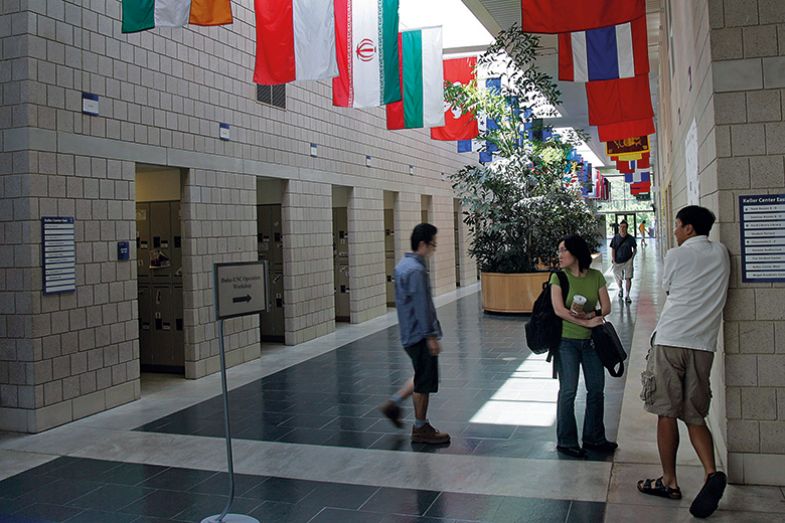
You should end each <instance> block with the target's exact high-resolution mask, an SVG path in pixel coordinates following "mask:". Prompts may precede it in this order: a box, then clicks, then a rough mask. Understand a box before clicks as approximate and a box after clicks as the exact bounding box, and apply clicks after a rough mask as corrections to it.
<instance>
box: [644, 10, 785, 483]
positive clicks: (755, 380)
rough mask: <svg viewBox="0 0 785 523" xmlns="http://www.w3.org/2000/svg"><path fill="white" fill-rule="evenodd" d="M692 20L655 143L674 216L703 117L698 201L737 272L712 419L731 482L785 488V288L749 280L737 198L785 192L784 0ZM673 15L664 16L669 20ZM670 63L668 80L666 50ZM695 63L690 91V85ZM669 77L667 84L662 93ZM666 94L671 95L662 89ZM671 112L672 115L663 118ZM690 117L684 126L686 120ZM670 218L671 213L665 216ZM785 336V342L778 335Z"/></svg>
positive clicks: (678, 31) (697, 14) (678, 30)
mask: <svg viewBox="0 0 785 523" xmlns="http://www.w3.org/2000/svg"><path fill="white" fill-rule="evenodd" d="M669 4H670V7H671V8H672V9H674V6H677V7H675V9H676V10H674V20H675V17H676V13H677V11H678V10H681V12H685V9H686V12H688V14H689V15H690V17H691V18H692V21H693V23H692V24H691V25H687V26H679V23H680V22H674V45H675V46H676V47H677V48H678V49H679V51H678V52H676V53H675V54H676V68H675V69H676V76H679V75H681V77H682V78H662V79H661V90H660V91H661V101H660V108H659V111H660V115H659V118H660V122H662V120H663V119H664V120H666V121H667V122H668V125H666V126H662V125H660V126H659V128H658V131H659V140H658V143H659V144H660V146H661V150H660V158H661V161H662V160H664V162H662V165H664V166H665V169H660V173H659V174H661V175H663V178H664V183H663V185H664V186H667V185H668V183H669V184H670V188H671V194H672V206H673V209H674V211H676V210H678V209H679V208H680V207H682V206H683V205H686V203H687V200H686V192H685V188H686V180H685V171H684V151H683V145H682V148H680V145H679V144H683V140H684V135H685V133H686V127H685V126H688V125H689V123H690V121H691V118H693V117H694V118H696V121H697V122H698V143H699V172H700V188H701V191H700V194H701V200H700V201H701V205H704V206H706V207H708V208H710V209H712V210H713V211H714V212H715V214H716V215H717V224H716V225H715V229H714V230H713V231H712V238H713V239H718V240H720V241H722V243H723V244H725V245H726V246H727V247H728V249H729V251H730V253H731V261H732V276H731V283H730V290H729V293H728V304H727V306H726V308H725V315H724V320H725V321H724V326H723V332H722V334H723V335H722V337H721V347H720V350H719V351H718V357H717V359H716V360H715V367H714V372H713V374H712V383H713V389H714V402H713V406H712V413H711V415H710V419H711V421H712V426H713V427H714V428H715V436H716V439H717V440H718V441H717V444H718V449H719V451H720V455H721V457H722V459H723V460H724V461H725V462H726V465H727V467H728V470H729V473H730V477H731V480H732V481H734V482H739V483H762V484H780V485H781V484H785V472H783V471H785V446H784V445H783V444H782V441H783V434H784V433H785V417H783V414H785V408H783V404H782V401H783V400H785V377H783V376H785V350H783V349H782V348H781V346H782V345H783V344H785V338H783V336H785V306H783V305H782V303H783V302H782V295H783V289H782V288H783V287H784V286H783V285H782V284H771V283H757V284H750V283H742V281H741V274H740V262H741V248H740V243H739V241H740V240H739V219H740V218H739V210H738V198H739V196H740V195H745V194H767V193H772V194H780V193H783V192H785V167H784V166H783V154H785V147H783V145H782V144H783V139H785V122H784V121H783V112H782V105H783V96H785V91H784V90H783V88H785V74H783V71H785V31H783V30H782V28H783V25H782V24H783V22H785V3H783V2H774V1H769V0H745V1H742V2H729V1H722V0H705V1H697V2H694V4H692V5H691V6H690V8H689V9H687V8H686V6H685V4H682V3H681V2H674V1H671V2H669ZM664 18H665V17H664ZM661 57H662V58H664V59H663V61H662V63H663V66H662V68H661V73H662V75H663V76H667V73H668V65H669V63H668V46H667V45H663V49H662V50H661ZM687 66H689V67H691V73H692V89H691V90H690V89H689V84H686V85H685V83H684V78H683V76H684V73H685V69H686V67H687ZM663 82H670V85H668V86H666V87H667V88H666V89H662V83H663ZM663 93H665V95H664V96H662V94H663ZM663 112H668V113H669V114H667V117H666V118H663V114H662V113H663ZM679 118H681V125H679ZM662 219H663V220H667V222H670V223H672V217H666V216H663V217H662ZM780 338H783V339H780Z"/></svg>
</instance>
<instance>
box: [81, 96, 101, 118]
mask: <svg viewBox="0 0 785 523" xmlns="http://www.w3.org/2000/svg"><path fill="white" fill-rule="evenodd" d="M82 112H83V113H84V114H89V115H90V116H98V95H97V94H93V93H82Z"/></svg>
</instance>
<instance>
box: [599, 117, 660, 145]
mask: <svg viewBox="0 0 785 523" xmlns="http://www.w3.org/2000/svg"><path fill="white" fill-rule="evenodd" d="M597 131H598V133H599V135H600V141H601V142H610V141H612V140H624V139H625V138H634V137H636V136H646V135H650V134H654V120H653V119H652V118H644V119H642V120H631V121H627V122H619V123H612V124H609V125H599V126H597Z"/></svg>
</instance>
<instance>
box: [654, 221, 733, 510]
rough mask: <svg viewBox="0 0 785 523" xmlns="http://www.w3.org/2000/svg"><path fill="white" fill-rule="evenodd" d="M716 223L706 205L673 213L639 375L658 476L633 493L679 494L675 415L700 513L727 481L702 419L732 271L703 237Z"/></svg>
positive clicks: (717, 246) (713, 505) (719, 248)
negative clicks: (697, 467) (690, 459)
mask: <svg viewBox="0 0 785 523" xmlns="http://www.w3.org/2000/svg"><path fill="white" fill-rule="evenodd" d="M714 220H715V218H714V214H713V213H712V212H711V211H710V210H708V209H706V208H704V207H698V206H696V205H690V206H687V207H684V208H683V209H681V210H680V211H679V212H678V214H676V228H675V229H674V231H673V234H674V236H675V237H676V243H677V244H678V247H676V248H675V249H671V250H670V251H668V254H667V255H666V256H665V266H664V270H663V283H662V285H663V288H664V289H665V292H666V293H667V295H668V297H667V299H666V301H665V306H664V307H663V309H662V313H661V314H660V318H659V321H658V322H657V326H656V327H655V328H654V332H653V333H652V337H651V349H650V350H649V354H648V356H647V357H646V359H647V360H648V362H647V366H646V370H645V371H644V372H643V373H642V374H641V380H642V383H643V392H641V399H642V400H643V402H644V408H645V409H646V410H647V411H648V412H651V413H652V414H656V415H657V416H658V419H657V447H658V449H659V453H660V463H661V465H662V477H660V478H658V479H645V480H641V481H639V482H638V490H639V491H640V492H642V493H643V494H650V495H654V496H660V497H665V498H669V499H681V490H680V489H679V483H678V480H677V478H676V451H677V449H678V447H679V428H678V425H677V420H679V419H680V420H682V421H683V422H684V423H685V424H686V425H687V429H688V431H689V434H690V441H691V442H692V446H693V447H694V448H695V452H696V453H697V454H698V458H699V459H700V461H701V464H703V468H704V471H705V478H704V480H705V481H704V485H703V488H702V489H701V491H700V492H699V493H698V495H697V496H696V497H695V499H694V500H693V502H692V505H691V506H690V513H692V515H693V516H695V517H699V518H705V517H708V516H710V515H711V514H712V513H713V512H714V511H715V510H716V509H717V506H718V505H719V501H720V498H721V497H722V494H723V493H724V491H725V485H726V484H727V478H726V476H725V474H724V473H723V472H719V471H717V468H716V463H715V461H714V441H713V439H712V436H711V432H710V431H709V429H708V427H707V426H706V420H705V418H706V415H707V414H708V413H709V403H710V400H711V390H710V387H709V376H710V374H711V365H712V362H713V360H714V352H715V351H716V350H717V334H718V332H719V329H720V326H721V322H722V309H723V307H724V306H725V300H726V298H727V295H728V279H729V276H730V259H729V256H728V251H727V249H726V248H725V246H724V245H722V244H721V243H719V242H712V241H709V238H708V234H709V231H711V227H712V225H713V224H714Z"/></svg>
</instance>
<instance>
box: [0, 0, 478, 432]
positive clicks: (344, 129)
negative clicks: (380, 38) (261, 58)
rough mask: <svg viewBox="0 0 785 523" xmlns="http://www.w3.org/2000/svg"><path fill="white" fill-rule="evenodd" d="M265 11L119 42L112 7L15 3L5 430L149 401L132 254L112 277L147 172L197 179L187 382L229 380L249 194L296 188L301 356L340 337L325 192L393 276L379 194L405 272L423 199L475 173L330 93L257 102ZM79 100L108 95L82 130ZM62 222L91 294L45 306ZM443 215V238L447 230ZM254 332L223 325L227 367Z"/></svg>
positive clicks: (2, 44) (1, 393)
mask: <svg viewBox="0 0 785 523" xmlns="http://www.w3.org/2000/svg"><path fill="white" fill-rule="evenodd" d="M252 6H253V3H252V1H251V0H238V1H235V2H232V7H233V11H234V15H235V20H236V22H235V23H234V24H233V25H231V26H227V27H208V28H205V27H196V26H189V27H186V28H177V29H167V28H161V29H156V30H153V31H145V32H142V33H136V34H129V35H124V34H122V33H121V32H120V2H117V1H107V2H104V1H92V2H83V1H80V0H63V1H54V2H38V1H36V2H11V3H8V2H6V3H4V4H3V10H2V12H0V49H1V51H0V52H2V56H1V57H0V58H1V60H0V92H1V93H2V96H0V121H2V122H3V132H2V133H0V176H1V177H2V183H1V184H0V191H2V193H0V194H1V196H2V198H0V224H1V225H2V228H0V234H1V235H2V241H1V242H0V302H1V303H0V409H2V410H0V420H2V421H0V425H2V426H0V428H11V429H14V430H29V431H37V430H42V429H45V428H48V427H51V426H54V425H57V424H59V423H64V422H67V421H69V420H71V419H75V418H78V417H81V416H85V415H88V414H91V413H93V412H97V411H100V410H103V409H105V408H110V407H111V406H114V405H117V404H119V403H121V402H124V401H130V400H132V399H134V398H136V397H138V396H139V376H138V357H139V348H138V333H137V332H136V331H137V329H138V327H137V303H136V296H137V295H136V292H137V290H136V282H135V280H136V272H135V271H136V269H135V264H134V258H135V252H133V253H132V254H133V257H132V260H131V261H129V262H116V261H113V260H112V258H113V256H114V252H115V249H116V241H118V240H131V239H133V237H134V230H135V225H134V200H135V190H134V173H135V164H136V163H145V164H152V165H160V166H164V167H171V168H179V169H183V170H184V172H186V173H187V175H186V178H185V182H184V183H185V186H184V193H183V199H182V203H183V211H182V212H183V227H184V231H183V235H184V241H185V245H184V256H185V257H184V274H183V286H184V312H185V313H186V314H185V329H186V330H185V338H186V339H185V344H186V361H187V363H186V374H187V376H188V377H199V376H203V375H205V374H207V373H210V372H213V371H215V370H216V369H217V368H218V363H217V362H218V359H217V348H218V340H217V334H216V332H215V328H216V327H215V324H214V321H213V314H214V312H213V310H212V287H211V285H212V281H211V274H212V272H211V271H212V263H214V262H216V261H227V260H250V259H255V258H256V245H255V239H254V235H255V233H256V219H255V210H254V209H255V207H254V205H255V203H256V200H255V199H256V196H255V179H254V178H255V177H256V176H263V177H266V178H276V179H282V180H286V181H287V182H286V184H287V190H286V194H285V196H284V202H283V218H284V227H285V230H284V234H285V241H284V244H285V262H286V263H287V264H288V266H287V269H286V273H287V274H286V278H285V301H286V342H287V343H289V344H296V343H299V342H302V341H305V340H308V339H312V338H314V337H316V336H320V335H323V334H327V333H329V332H331V331H333V330H334V328H335V327H334V326H335V323H334V306H333V286H332V245H331V235H330V232H331V231H330V222H331V212H330V208H331V202H330V200H331V197H330V195H331V188H332V186H334V185H339V186H345V187H352V188H353V192H354V193H356V194H357V195H358V196H357V199H356V206H355V208H356V213H355V214H356V217H357V219H356V221H355V224H354V227H355V228H356V230H357V231H358V234H356V235H354V236H357V241H358V243H357V245H356V249H355V250H357V251H358V253H360V252H362V251H363V250H367V251H369V256H371V258H373V256H374V254H371V253H370V251H372V250H373V249H375V247H374V246H377V245H378V248H379V251H378V253H375V256H376V257H377V258H379V259H380V260H381V259H382V257H383V243H382V242H380V241H379V240H377V239H374V235H375V234H376V233H375V232H374V231H375V230H377V231H378V230H381V229H382V228H383V225H380V223H381V212H380V209H381V204H380V203H379V200H380V198H381V197H380V196H379V194H381V193H382V191H391V192H398V193H400V195H401V199H400V203H399V205H398V210H397V212H396V233H397V236H398V242H399V245H401V247H402V248H401V249H400V251H399V253H398V254H401V253H403V252H404V251H407V250H409V247H408V238H409V234H410V233H411V229H412V227H413V226H414V225H415V224H416V223H418V222H419V221H420V217H419V216H420V214H419V210H420V209H419V207H420V195H421V194H427V195H431V196H432V197H433V198H434V200H435V201H446V199H448V198H451V197H452V191H451V188H450V185H449V183H448V182H446V181H443V179H442V175H441V173H443V172H451V171H454V170H457V169H459V168H460V167H462V166H463V165H464V164H465V163H466V162H467V157H466V156H461V155H458V154H457V153H456V152H455V145H454V143H440V142H434V141H431V140H430V138H429V135H428V132H427V131H423V130H409V131H399V132H390V131H387V130H386V129H385V120H384V111H383V110H382V109H373V110H349V109H344V108H336V107H333V106H332V105H331V101H330V100H331V88H330V83H329V82H302V83H298V84H292V85H289V86H288V87H287V109H286V110H281V109H278V108H274V107H270V106H267V105H264V104H261V103H259V102H257V101H256V99H255V86H254V85H253V83H252V68H253V62H254V52H255V34H254V25H255V23H254V21H253V10H252ZM83 91H86V92H91V93H95V94H97V95H99V97H100V116H96V117H93V116H87V115H83V114H82V112H81V103H82V102H81V94H82V92H83ZM220 122H225V123H229V124H230V125H231V138H232V139H231V141H222V140H219V139H218V124H219V123H220ZM311 142H313V143H317V144H318V145H319V152H318V156H317V157H311V156H310V154H309V152H310V151H309V149H310V148H309V144H310V143H311ZM366 155H370V156H372V158H373V160H372V168H368V167H366V166H365V156H366ZM409 165H413V166H414V175H413V176H412V175H410V174H409ZM437 209H438V207H437ZM59 214H63V215H73V216H75V217H76V223H77V234H78V240H77V241H78V246H77V248H78V262H77V272H78V278H79V280H78V286H79V290H78V291H77V293H76V294H73V295H67V296H63V297H48V298H43V297H42V296H41V292H40V288H41V283H40V278H41V274H40V258H39V256H40V253H39V249H40V217H41V216H44V215H59ZM443 214H445V216H442V217H441V218H437V219H440V220H442V221H443V222H444V223H442V224H441V225H439V224H438V223H437V225H439V227H440V228H444V229H443V230H445V231H446V230H451V227H452V224H451V221H445V217H446V213H443ZM444 246H445V247H446V246H447V244H446V243H445V244H444ZM443 248H444V247H442V248H440V250H442V249H443ZM132 250H133V249H132ZM358 256H359V255H358ZM450 256H452V254H450ZM358 260H360V258H359V257H358V258H357V259H356V260H355V264H356V271H354V272H355V274H354V276H353V278H354V279H355V280H356V281H353V282H352V285H353V287H352V293H353V304H352V307H353V312H355V313H356V314H355V316H356V318H357V320H356V321H361V320H363V319H367V318H370V317H373V316H375V315H376V314H380V313H382V312H384V307H383V301H384V299H383V295H384V285H383V282H376V275H375V273H374V268H373V267H372V266H371V264H370V262H368V260H366V259H365V258H362V260H360V261H358ZM442 262H443V263H444V265H445V269H444V270H442V275H443V278H444V279H443V280H440V282H439V286H437V287H438V288H439V289H445V290H451V285H450V284H449V278H448V276H447V275H448V273H449V272H450V271H451V270H452V269H450V270H447V269H446V265H447V260H446V259H445V260H442ZM380 265H382V266H383V263H380ZM438 270H439V269H438V267H437V272H438ZM257 323H258V322H257V320H256V319H252V318H246V319H242V320H233V321H231V322H227V325H226V334H227V338H226V340H227V348H228V349H229V353H228V360H229V364H230V365H231V364H236V363H240V362H242V361H247V360H248V359H250V358H253V357H255V356H256V355H257V354H258V350H259V349H258V328H257ZM85 359H86V364H85ZM85 365H86V367H85ZM50 371H51V374H50Z"/></svg>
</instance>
